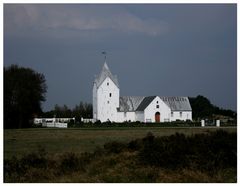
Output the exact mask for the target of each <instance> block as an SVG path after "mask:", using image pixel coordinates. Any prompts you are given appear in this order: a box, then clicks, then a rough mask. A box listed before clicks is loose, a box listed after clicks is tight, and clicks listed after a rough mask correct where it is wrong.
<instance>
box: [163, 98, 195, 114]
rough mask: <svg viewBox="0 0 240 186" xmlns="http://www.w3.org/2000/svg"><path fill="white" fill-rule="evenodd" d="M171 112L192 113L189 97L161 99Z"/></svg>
mask: <svg viewBox="0 0 240 186" xmlns="http://www.w3.org/2000/svg"><path fill="white" fill-rule="evenodd" d="M160 98H161V100H163V102H164V103H165V104H166V105H168V106H169V107H170V109H171V111H192V108H191V105H190V102H189V100H188V97H160Z"/></svg>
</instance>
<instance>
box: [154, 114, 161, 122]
mask: <svg viewBox="0 0 240 186" xmlns="http://www.w3.org/2000/svg"><path fill="white" fill-rule="evenodd" d="M155 122H156V123H159V122H160V113H159V112H156V114H155Z"/></svg>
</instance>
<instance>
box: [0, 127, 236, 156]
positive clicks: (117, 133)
mask: <svg viewBox="0 0 240 186" xmlns="http://www.w3.org/2000/svg"><path fill="white" fill-rule="evenodd" d="M221 129H223V130H225V131H228V132H236V131H237V129H236V128H222V127H221ZM216 130H219V129H218V128H158V127H144V128H143V127H139V128H104V129H103V128H92V129H49V128H48V129H47V128H37V129H36V128H35V129H9V130H4V158H5V159H7V158H10V157H12V156H17V157H21V156H22V155H23V154H26V153H29V152H35V151H37V150H38V148H39V147H42V148H44V149H45V150H46V151H47V152H48V154H58V153H64V152H74V153H79V154H80V153H82V152H93V151H94V150H95V149H96V148H97V147H102V146H103V145H104V144H105V143H107V142H110V141H119V142H129V141H131V140H134V139H136V138H143V137H144V136H146V134H147V133H148V132H151V133H153V135H154V136H156V137H161V136H169V135H172V134H175V133H176V132H178V133H183V134H186V135H193V134H198V133H209V132H210V131H216Z"/></svg>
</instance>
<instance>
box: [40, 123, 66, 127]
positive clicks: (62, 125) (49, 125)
mask: <svg viewBox="0 0 240 186" xmlns="http://www.w3.org/2000/svg"><path fill="white" fill-rule="evenodd" d="M42 126H43V127H56V128H67V127H68V124H67V123H43V124H42Z"/></svg>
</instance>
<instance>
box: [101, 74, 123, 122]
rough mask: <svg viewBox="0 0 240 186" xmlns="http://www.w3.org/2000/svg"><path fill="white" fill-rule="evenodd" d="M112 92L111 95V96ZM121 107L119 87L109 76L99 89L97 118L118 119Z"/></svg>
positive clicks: (102, 120)
mask: <svg viewBox="0 0 240 186" xmlns="http://www.w3.org/2000/svg"><path fill="white" fill-rule="evenodd" d="M110 93H111V97H110ZM118 107H119V88H118V87H117V86H116V85H115V84H114V82H113V81H112V80H111V79H110V78H109V77H107V78H106V79H105V80H104V81H103V83H102V84H101V85H100V86H99V88H98V89H97V120H100V121H101V122H105V121H108V120H110V121H117V120H118V118H117V117H118V115H117V108H118Z"/></svg>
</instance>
